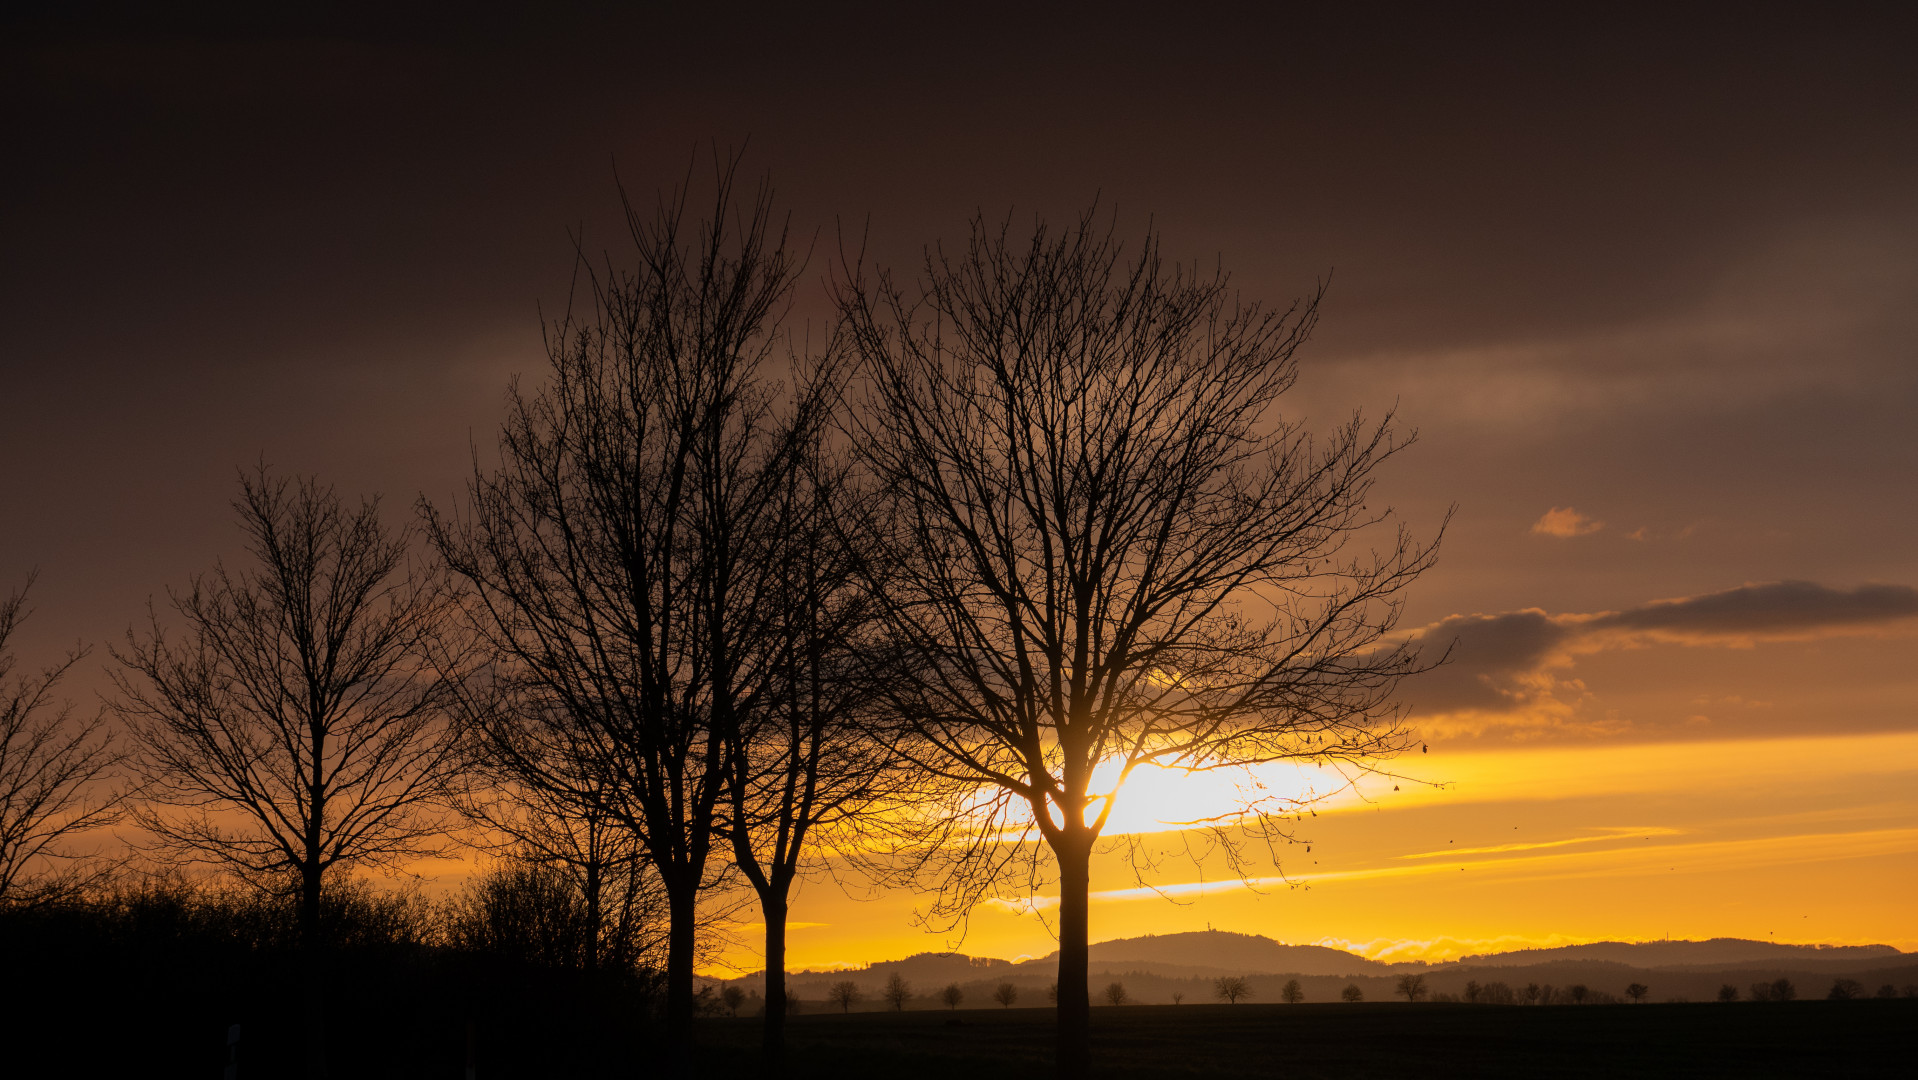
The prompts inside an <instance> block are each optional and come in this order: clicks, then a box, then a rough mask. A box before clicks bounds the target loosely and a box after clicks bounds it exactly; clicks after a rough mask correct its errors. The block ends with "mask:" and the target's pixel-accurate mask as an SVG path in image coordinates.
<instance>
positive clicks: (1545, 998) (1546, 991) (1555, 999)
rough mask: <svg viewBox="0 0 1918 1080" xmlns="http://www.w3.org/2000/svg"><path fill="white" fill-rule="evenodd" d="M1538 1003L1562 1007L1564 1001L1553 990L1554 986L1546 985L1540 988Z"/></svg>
mask: <svg viewBox="0 0 1918 1080" xmlns="http://www.w3.org/2000/svg"><path fill="white" fill-rule="evenodd" d="M1538 1003H1539V1004H1540V1005H1552V1004H1561V1005H1562V1004H1564V1001H1563V1000H1562V998H1561V997H1560V995H1559V992H1558V991H1557V990H1556V989H1554V988H1553V986H1552V984H1551V983H1546V984H1545V985H1544V986H1541V987H1539V988H1538Z"/></svg>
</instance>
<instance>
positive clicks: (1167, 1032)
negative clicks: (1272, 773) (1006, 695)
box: [700, 1000, 1918, 1080]
mask: <svg viewBox="0 0 1918 1080" xmlns="http://www.w3.org/2000/svg"><path fill="white" fill-rule="evenodd" d="M758 1038H759V1028H758V1023H757V1021H750V1020H743V1019H742V1020H710V1021H704V1022H702V1030H701V1038H700V1041H701V1043H702V1044H703V1046H704V1050H705V1056H706V1062H705V1064H706V1068H705V1069H704V1070H702V1074H703V1075H705V1076H715V1077H718V1076H724V1077H733V1076H739V1077H745V1076H754V1077H765V1076H766V1075H767V1074H766V1073H765V1072H764V1071H762V1066H761V1064H760V1062H759V1059H758V1054H757V1042H758ZM788 1040H789V1045H790V1052H789V1054H788V1061H787V1068H786V1069H785V1070H783V1071H782V1075H784V1076H789V1077H818V1078H822V1080H823V1078H826V1077H834V1078H841V1080H843V1078H853V1077H915V1078H916V1077H927V1078H940V1077H953V1078H964V1080H1011V1078H1012V1077H1019V1078H1021V1080H1024V1078H1028V1077H1035V1078H1043V1077H1044V1076H1046V1075H1047V1073H1048V1072H1049V1069H1050V1066H1051V1064H1052V1045H1051V1040H1052V1011H1051V1010H1050V1009H1005V1010H999V1009H993V1010H960V1011H958V1012H908V1013H854V1014H851V1015H841V1016H832V1015H816V1016H798V1017H794V1018H793V1020H792V1023H791V1027H790V1029H789V1035H788ZM1093 1061H1094V1067H1095V1074H1096V1075H1098V1076H1102V1077H1115V1078H1141V1080H1143V1078H1146V1077H1201V1076H1203V1077H1241V1076H1244V1077H1267V1076H1270V1077H1286V1078H1288V1080H1291V1078H1296V1080H1308V1078H1316V1077H1327V1078H1331V1077H1338V1078H1369V1077H1417V1078H1421V1080H1424V1078H1429V1077H1467V1076H1470V1077H1504V1076H1510V1077H1525V1078H1526V1080H1541V1078H1551V1077H1658V1076H1674V1077H1717V1076H1723V1077H1740V1078H1751V1077H1876V1076H1885V1077H1909V1076H1918V1001H1911V1000H1896V1001H1876V1000H1873V1001H1847V1002H1827V1001H1798V1002H1790V1003H1784V1004H1753V1003H1743V1004H1732V1005H1718V1004H1687V1005H1681V1004H1669V1005H1598V1006H1582V1007H1581V1006H1549V1007H1544V1008H1526V1007H1519V1008H1514V1007H1509V1006H1508V1007H1499V1006H1476V1005H1451V1004H1430V1003H1421V1004H1418V1005H1400V1004H1374V1003H1364V1004H1357V1005H1347V1004H1322V1005H1313V1004H1308V1005H1249V1004H1241V1005H1179V1006H1174V1005H1147V1006H1125V1007H1120V1008H1099V1009H1094V1010H1093Z"/></svg>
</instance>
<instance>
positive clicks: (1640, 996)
mask: <svg viewBox="0 0 1918 1080" xmlns="http://www.w3.org/2000/svg"><path fill="white" fill-rule="evenodd" d="M1649 993H1651V989H1650V988H1649V987H1647V986H1646V985H1645V984H1644V983H1633V984H1631V985H1630V986H1627V987H1626V988H1625V996H1626V997H1628V998H1631V999H1632V1004H1634V1005H1636V1004H1638V1003H1639V1002H1641V1001H1644V1000H1645V995H1646V994H1649Z"/></svg>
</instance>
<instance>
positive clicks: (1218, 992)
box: [1212, 975, 1252, 1005]
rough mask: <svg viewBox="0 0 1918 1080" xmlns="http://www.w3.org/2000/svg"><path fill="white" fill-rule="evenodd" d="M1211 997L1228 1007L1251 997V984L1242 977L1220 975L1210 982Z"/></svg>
mask: <svg viewBox="0 0 1918 1080" xmlns="http://www.w3.org/2000/svg"><path fill="white" fill-rule="evenodd" d="M1212 996H1213V997H1216V998H1218V999H1219V1000H1220V1001H1223V1002H1226V1003H1227V1004H1230V1005H1237V1004H1238V1003H1239V999H1240V998H1242V997H1251V996H1252V983H1251V981H1250V980H1248V979H1247V978H1246V977H1245V976H1243V975H1221V976H1219V977H1218V978H1216V979H1214V980H1212Z"/></svg>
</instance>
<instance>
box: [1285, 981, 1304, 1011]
mask: <svg viewBox="0 0 1918 1080" xmlns="http://www.w3.org/2000/svg"><path fill="white" fill-rule="evenodd" d="M1279 1000H1280V1001H1283V1002H1285V1003H1286V1004H1287V1005H1297V1004H1298V1003H1299V1002H1301V1001H1304V1000H1305V988H1304V987H1302V986H1300V985H1299V980H1297V979H1287V980H1286V981H1285V986H1284V987H1283V988H1282V989H1280V991H1279Z"/></svg>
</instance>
